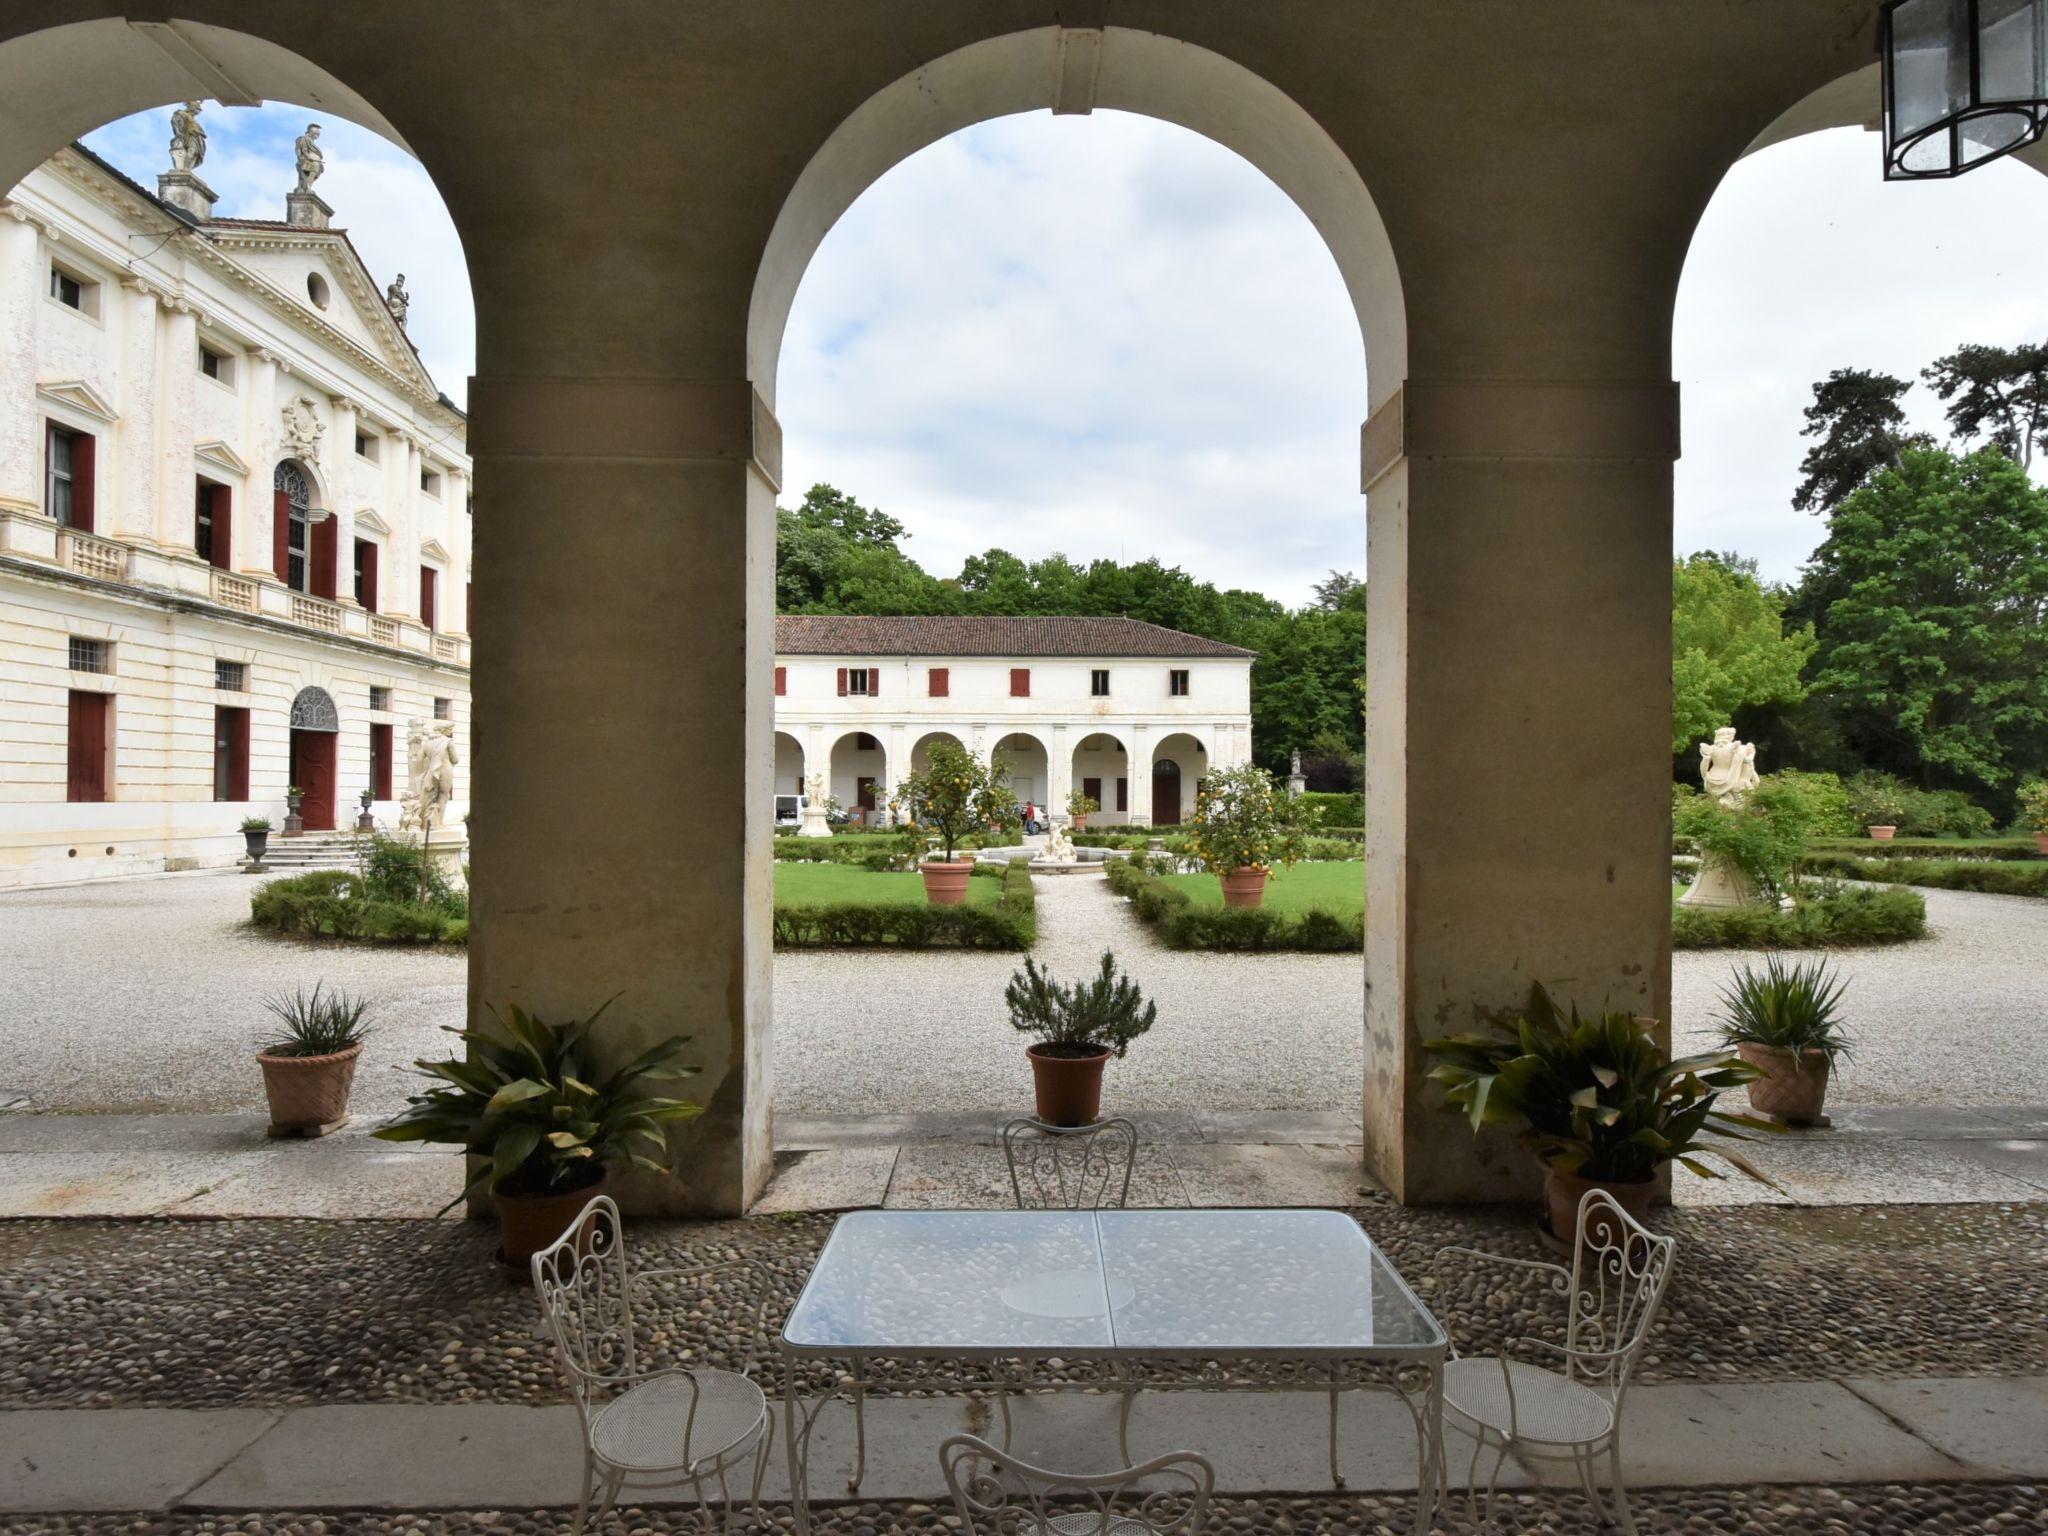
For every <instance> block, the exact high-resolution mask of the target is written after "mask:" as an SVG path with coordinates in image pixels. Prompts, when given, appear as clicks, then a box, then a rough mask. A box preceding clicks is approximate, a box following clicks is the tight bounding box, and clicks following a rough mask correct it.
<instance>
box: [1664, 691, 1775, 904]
mask: <svg viewBox="0 0 2048 1536" xmlns="http://www.w3.org/2000/svg"><path fill="white" fill-rule="evenodd" d="M1758 782H1759V780H1758V777H1757V771H1756V744H1755V743H1754V742H1747V741H1737V740H1736V739H1735V727H1734V726H1732V725H1724V726H1722V727H1721V728H1720V729H1719V730H1717V731H1715V732H1714V739H1713V740H1712V741H1703V742H1701V743H1700V783H1701V784H1702V785H1703V786H1705V788H1706V792H1707V794H1708V796H1709V797H1710V798H1712V799H1713V801H1714V802H1715V803H1716V804H1717V805H1720V806H1721V807H1723V808H1724V809H1726V810H1731V811H1735V810H1740V809H1741V808H1742V803H1743V802H1744V801H1745V800H1747V799H1748V798H1749V792H1750V791H1751V790H1753V789H1755V788H1756V786H1757V784H1758ZM1678 903H1679V905H1680V906H1684V907H1761V906H1768V905H1769V904H1770V902H1769V898H1767V897H1766V896H1765V895H1764V894H1763V892H1761V891H1759V890H1758V889H1757V888H1756V884H1755V882H1754V881H1752V880H1751V879H1750V878H1749V877H1748V876H1747V875H1745V874H1744V873H1743V872H1742V871H1741V870H1739V869H1736V868H1735V867H1734V866H1733V865H1731V864H1729V863H1728V862H1727V860H1725V859H1721V858H1715V857H1712V856H1707V857H1703V858H1702V859H1701V860H1700V868H1699V873H1698V875H1696V876H1695V877H1694V879H1693V883H1692V885H1691V886H1690V887H1689V888H1688V889H1687V891H1686V893H1685V894H1684V895H1683V896H1681V897H1679V898H1678Z"/></svg>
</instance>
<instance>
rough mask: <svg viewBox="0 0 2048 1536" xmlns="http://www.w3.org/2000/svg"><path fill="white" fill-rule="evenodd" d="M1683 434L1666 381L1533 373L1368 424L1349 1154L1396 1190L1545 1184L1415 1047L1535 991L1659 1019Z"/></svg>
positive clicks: (1392, 406)
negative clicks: (1366, 680) (1361, 952)
mask: <svg viewBox="0 0 2048 1536" xmlns="http://www.w3.org/2000/svg"><path fill="white" fill-rule="evenodd" d="M1677 430H1678V408H1677V391H1676V386H1675V385H1671V384H1668V383H1666V384H1616V385H1603V384H1599V383H1563V382H1556V381H1548V380H1544V381H1529V382H1516V381H1512V380H1509V381H1502V380H1486V381H1463V382H1449V381H1441V380H1439V381H1430V382H1417V381H1415V380H1410V381H1409V383H1408V384H1407V385H1406V386H1405V387H1404V388H1403V389H1402V390H1401V391H1400V392H1398V393H1396V394H1395V395H1394V396H1393V397H1392V398H1391V399H1390V400H1389V401H1387V403H1386V404H1384V405H1383V406H1381V408H1380V409H1379V410H1378V411H1376V412H1375V413H1374V415H1373V418H1372V420H1371V421H1370V422H1369V423H1368V424H1367V427H1366V431H1365V478H1366V484H1367V487H1368V494H1369V498H1370V500H1369V506H1370V513H1369V523H1370V532H1369V543H1368V557H1367V558H1368V561H1369V565H1370V568H1371V571H1372V582H1371V591H1370V595H1369V603H1370V608H1369V617H1370V622H1369V624H1368V626H1367V672H1368V676H1369V677H1370V680H1371V681H1370V688H1369V693H1368V700H1369V703H1368V708H1369V711H1370V718H1369V721H1368V728H1367V743H1368V748H1367V750H1368V753H1369V761H1368V764H1367V772H1366V783H1367V795H1368V797H1369V804H1368V807H1367V812H1366V825H1367V828H1368V829H1369V830H1368V844H1367V849H1366V911H1367V925H1366V976H1367V991H1366V1034H1367V1041H1366V1090H1365V1147H1366V1161H1367V1163H1368V1165H1369V1166H1370V1167H1371V1168H1372V1170H1373V1171H1374V1172H1375V1173H1376V1174H1377V1175H1378V1176H1379V1177H1380V1179H1381V1180H1383V1181H1384V1182H1385V1184H1386V1185H1387V1187H1388V1188H1389V1189H1390V1190H1391V1191H1392V1192H1393V1193H1394V1194H1395V1196H1396V1197H1397V1198H1399V1199H1400V1200H1402V1201H1404V1202H1406V1203H1418V1202H1423V1203H1426V1202H1459V1201H1475V1200H1494V1199H1502V1198H1507V1197H1510V1196H1513V1195H1517V1194H1525V1193H1528V1192H1529V1191H1531V1190H1533V1188H1534V1185H1535V1171H1534V1168H1533V1164H1532V1160H1531V1159H1530V1157H1529V1155H1528V1153H1527V1151H1526V1150H1525V1149H1523V1148H1522V1147H1521V1146H1520V1145H1519V1144H1517V1143H1515V1142H1513V1141H1511V1140H1509V1139H1508V1138H1506V1137H1492V1136H1489V1137H1487V1138H1484V1139H1482V1140H1480V1141H1479V1142H1478V1143H1477V1144H1476V1145H1475V1143H1474V1140H1473V1136H1472V1132H1471V1130H1470V1128H1469V1127H1468V1126H1467V1125H1466V1123H1465V1122H1464V1120H1463V1119H1462V1118H1461V1117H1459V1116H1457V1115H1453V1114H1450V1113H1447V1112H1446V1111H1445V1110H1444V1109H1443V1108H1442V1092H1441V1089H1440V1088H1439V1086H1438V1085H1437V1084H1435V1083H1433V1082H1430V1081H1429V1080H1428V1079H1427V1078H1426V1076H1425V1074H1426V1073H1427V1071H1428V1067H1429V1063H1428V1061H1427V1059H1426V1058H1425V1057H1424V1055H1423V1052H1422V1050H1421V1042H1422V1040H1423V1039H1424V1038H1426V1037H1429V1036H1432V1035H1436V1034H1449V1033H1458V1032H1462V1031H1468V1030H1474V1029H1478V1028H1482V1027H1484V1026H1485V1025H1486V1023H1487V1022H1488V1021H1489V1020H1495V1019H1502V1018H1508V1017H1512V1015H1513V1013H1514V1012H1515V1011H1516V1010H1517V1009H1518V1008H1519V1007H1520V1006H1521V1004H1522V1002H1523V1000H1524V999H1525V998H1526V997H1527V995H1528V990H1529V986H1530V983H1531V982H1535V981H1541V982H1543V983H1544V984H1545V985H1546V986H1548V987H1549V988H1551V989H1552V991H1553V992H1554V993H1555V994H1556V995H1557V996H1559V997H1560V998H1563V999H1576V1000H1577V1001H1578V1002H1579V1003H1580V1004H1581V1005H1582V1006H1584V1007H1589V1008H1599V1007H1602V1006H1606V1007H1612V1008H1626V1009H1629V1010H1631V1011H1635V1012H1641V1013H1648V1014H1651V1015H1654V1016H1655V1017H1657V1018H1659V1019H1665V1020H1668V1019H1669V1017H1670V1011H1669V1009H1670V998H1671V885H1670V794H1669V789H1668V784H1669V779H1670V774H1669V746H1670V717H1671V680H1670V671H1671V570H1670V562H1671V461H1672V459H1673V458H1674V457H1675V455H1676V452H1677ZM1514 890H1519V891H1521V892H1524V893H1525V897H1524V899H1517V898H1516V897H1514V896H1513V895H1512V894H1510V892H1511V891H1514ZM1667 1043H1668V1034H1667Z"/></svg>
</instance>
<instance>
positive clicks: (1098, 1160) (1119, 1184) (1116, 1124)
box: [1003, 1118, 1138, 1211]
mask: <svg viewBox="0 0 2048 1536" xmlns="http://www.w3.org/2000/svg"><path fill="white" fill-rule="evenodd" d="M1003 1157H1004V1158H1005V1160H1006V1161H1007V1162H1008V1163H1009V1165H1010V1192H1011V1193H1012V1194H1013V1195H1015V1196H1016V1198H1017V1209H1018V1210H1020V1211H1030V1210H1046V1211H1105V1210H1119V1211H1120V1210H1122V1209H1123V1208H1124V1205H1125V1204H1126V1203H1127V1202H1128V1201H1129V1200H1130V1198H1131V1169H1132V1168H1133V1167H1134V1166H1136V1163H1137V1160H1138V1128H1137V1126H1135V1125H1133V1124H1132V1123H1131V1122H1130V1121H1128V1120H1098V1121H1096V1122H1095V1123H1094V1124H1093V1125H1047V1124H1046V1123H1045V1122H1044V1121H1043V1120H1032V1119H1028V1118H1026V1119H1017V1120H1012V1121H1011V1122H1010V1123H1009V1124H1007V1125H1005V1126H1004V1127H1003Z"/></svg>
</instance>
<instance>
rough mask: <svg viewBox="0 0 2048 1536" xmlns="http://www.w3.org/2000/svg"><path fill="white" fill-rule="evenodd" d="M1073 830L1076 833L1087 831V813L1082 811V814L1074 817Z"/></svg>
mask: <svg viewBox="0 0 2048 1536" xmlns="http://www.w3.org/2000/svg"><path fill="white" fill-rule="evenodd" d="M1074 830H1075V831H1076V832H1086V831H1087V830H1088V813H1087V812H1085V811H1084V812H1082V813H1081V814H1080V815H1079V816H1076V817H1075V818H1074Z"/></svg>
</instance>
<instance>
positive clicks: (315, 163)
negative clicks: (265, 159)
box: [292, 123, 327, 192]
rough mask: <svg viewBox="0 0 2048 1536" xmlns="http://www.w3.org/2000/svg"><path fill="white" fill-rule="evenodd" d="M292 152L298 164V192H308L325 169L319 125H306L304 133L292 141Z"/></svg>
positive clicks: (325, 158) (325, 163) (325, 159)
mask: <svg viewBox="0 0 2048 1536" xmlns="http://www.w3.org/2000/svg"><path fill="white" fill-rule="evenodd" d="M292 152H293V153H294V154H295V155H296V156H297V157H298V162H299V188H298V189H299V190H300V191H301V192H310V191H312V190H313V183H314V182H316V181H318V180H319V179H320V173H321V172H322V171H324V170H326V169H327V156H326V155H324V154H323V153H321V150H320V125H319V124H318V123H308V124H306V131H305V132H304V133H302V134H300V135H299V136H298V138H296V139H295V140H293V141H292Z"/></svg>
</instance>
